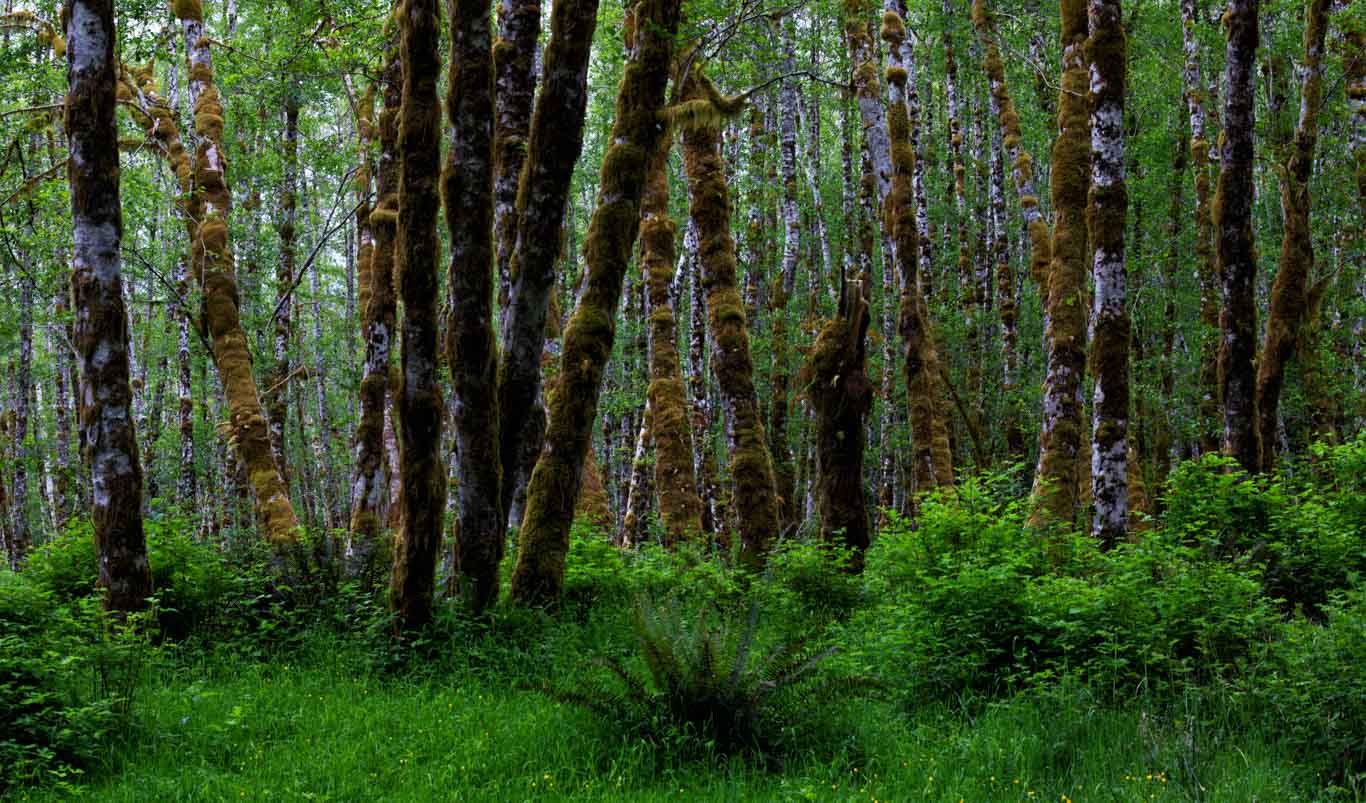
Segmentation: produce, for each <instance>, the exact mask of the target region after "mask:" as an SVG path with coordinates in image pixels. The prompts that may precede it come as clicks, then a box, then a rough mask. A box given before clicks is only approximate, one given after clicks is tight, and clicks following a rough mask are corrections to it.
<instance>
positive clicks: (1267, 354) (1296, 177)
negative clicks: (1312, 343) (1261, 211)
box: [1255, 0, 1329, 471]
mask: <svg viewBox="0 0 1366 803" xmlns="http://www.w3.org/2000/svg"><path fill="white" fill-rule="evenodd" d="M1328 13H1329V10H1328V0H1310V3H1309V8H1308V15H1307V17H1306V19H1305V28H1304V62H1303V64H1301V65H1300V69H1301V71H1302V72H1301V79H1300V113H1299V121H1298V123H1297V125H1296V127H1295V138H1294V140H1293V142H1292V143H1291V149H1290V156H1289V158H1288V159H1287V160H1286V163H1285V165H1284V166H1283V167H1282V169H1281V170H1280V171H1279V174H1280V181H1281V215H1282V217H1283V218H1284V221H1285V233H1284V235H1283V237H1282V239H1281V256H1280V263H1279V265H1278V266H1277V269H1276V279H1275V281H1274V283H1273V284H1272V286H1271V306H1270V310H1269V311H1268V314H1267V318H1266V332H1265V334H1264V335H1263V340H1262V354H1261V359H1260V360H1259V361H1258V363H1257V387H1256V403H1255V409H1256V411H1257V428H1258V432H1259V434H1258V441H1259V444H1260V449H1261V451H1260V458H1259V465H1260V467H1261V470H1262V471H1271V470H1272V469H1274V468H1275V467H1276V424H1277V421H1278V420H1279V416H1278V410H1279V406H1280V401H1281V388H1282V387H1283V385H1284V384H1285V368H1286V365H1287V364H1288V363H1289V362H1290V360H1291V358H1292V357H1293V356H1294V355H1295V351H1296V349H1297V347H1298V346H1299V344H1300V342H1301V340H1302V339H1303V338H1304V336H1305V329H1306V325H1307V324H1308V322H1309V316H1310V305H1309V273H1310V271H1311V270H1312V269H1313V267H1314V238H1313V232H1312V231H1311V230H1310V228H1309V210H1310V199H1309V179H1310V176H1311V175H1312V174H1313V171H1314V148H1315V146H1316V145H1317V143H1318V136H1319V122H1318V115H1319V106H1320V105H1321V104H1322V102H1323V43H1324V37H1325V35H1326V33H1327V31H1328Z"/></svg>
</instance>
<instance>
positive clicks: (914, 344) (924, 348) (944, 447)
mask: <svg viewBox="0 0 1366 803" xmlns="http://www.w3.org/2000/svg"><path fill="white" fill-rule="evenodd" d="M904 36H905V24H904V23H903V22H902V21H901V17H900V16H898V15H897V14H896V13H895V12H887V13H886V14H885V15H884V16H883V24H882V38H883V39H884V40H886V41H887V44H888V50H889V53H891V54H892V59H891V60H892V63H891V64H890V65H889V66H888V68H887V83H888V87H889V91H888V108H887V132H888V138H889V140H890V141H891V149H892V167H893V173H892V186H891V192H890V194H889V195H888V197H887V202H886V203H887V208H886V210H885V214H886V219H887V221H888V225H889V226H890V227H891V235H892V242H893V245H894V249H893V250H894V253H895V256H896V264H897V268H898V271H899V273H900V279H901V303H900V313H899V325H900V330H901V338H902V341H903V342H904V343H905V348H906V356H905V364H904V368H905V372H906V395H907V405H908V409H909V413H910V424H911V448H912V464H913V470H912V491H913V492H915V493H926V492H929V491H932V490H934V489H935V488H947V487H951V486H952V485H953V459H952V453H951V451H950V449H949V439H948V425H947V420H946V415H945V410H944V408H943V400H944V388H943V387H942V386H941V382H942V380H941V377H940V365H939V354H938V350H937V349H936V348H935V344H934V338H933V336H932V333H931V331H930V322H929V312H928V308H927V306H926V303H925V296H924V293H923V291H922V288H921V283H920V275H919V257H920V254H921V253H922V252H921V250H920V249H919V247H918V245H917V241H918V240H919V237H920V230H919V225H918V223H917V220H916V213H915V190H914V177H915V149H914V146H913V144H912V142H911V127H912V124H911V119H910V116H909V114H908V107H907V104H906V100H905V98H906V87H907V83H908V75H907V71H906V70H905V69H904V68H903V67H902V66H901V65H899V64H897V63H896V61H897V54H898V53H900V52H901V51H900V45H901V44H902V37H904Z"/></svg>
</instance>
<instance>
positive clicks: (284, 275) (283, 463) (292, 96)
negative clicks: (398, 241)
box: [266, 88, 306, 493]
mask: <svg viewBox="0 0 1366 803" xmlns="http://www.w3.org/2000/svg"><path fill="white" fill-rule="evenodd" d="M284 117H285V127H284V141H283V143H282V147H283V149H284V158H283V176H282V179H281V182H280V204H279V214H280V221H279V223H278V224H277V225H276V231H277V232H278V233H279V235H280V257H279V261H278V262H276V266H275V293H276V296H275V316H274V317H275V331H274V333H273V334H274V340H273V344H274V347H275V349H274V352H273V353H274V355H275V370H274V372H273V373H272V374H271V376H270V386H269V389H267V390H266V416H267V417H268V418H269V419H270V451H271V454H273V455H274V456H275V465H277V466H279V467H280V476H281V477H282V478H283V479H284V481H285V484H286V486H288V484H289V457H288V455H287V454H286V449H285V445H286V444H285V423H286V421H287V419H288V417H289V412H288V411H289V404H288V402H289V388H290V384H291V382H290V380H291V375H292V374H293V367H292V366H291V364H290V362H291V361H290V353H289V346H290V341H291V340H292V339H293V337H294V315H293V306H294V304H293V303H292V299H291V296H292V295H293V290H294V270H295V267H294V262H295V259H294V257H295V251H294V235H295V231H296V226H297V223H298V218H299V95H298V93H297V91H295V90H294V89H292V88H291V89H288V90H286V92H285V100H284ZM305 493H306V492H305Z"/></svg>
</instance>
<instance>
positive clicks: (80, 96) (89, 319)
mask: <svg viewBox="0 0 1366 803" xmlns="http://www.w3.org/2000/svg"><path fill="white" fill-rule="evenodd" d="M63 16H64V19H65V20H66V36H67V42H68V45H69V46H68V49H67V86H68V94H67V100H66V121H65V129H66V131H67V139H68V143H67V144H68V148H69V151H70V154H71V158H70V161H69V163H68V166H67V180H68V182H69V184H70V189H71V216H72V221H73V227H74V238H75V250H74V251H73V252H72V257H73V259H72V265H71V306H72V311H73V313H74V315H75V329H74V335H75V337H74V343H73V345H74V346H75V349H76V352H77V359H78V364H79V366H80V376H81V382H80V399H79V409H80V426H81V429H82V431H83V432H84V442H85V449H86V463H87V465H89V467H90V477H91V486H92V488H93V489H94V493H93V494H92V496H91V501H92V506H91V518H92V520H93V523H94V529H95V551H96V555H97V557H98V563H99V585H100V586H101V587H102V588H103V589H104V590H105V596H104V605H105V607H106V608H107V609H109V610H112V611H120V612H125V611H134V610H141V609H142V608H144V607H146V605H147V597H148V596H149V595H151V593H152V572H151V568H150V565H149V564H148V562H147V545H146V542H145V540H144V537H143V530H142V468H141V466H140V464H139V460H138V444H137V435H136V433H135V432H134V429H133V415H132V410H131V402H132V395H133V393H132V388H131V386H130V384H129V371H128V319H127V310H126V309H125V307H124V303H123V278H122V265H121V261H120V252H119V247H120V244H121V242H122V239H123V210H122V206H121V203H120V200H119V151H118V132H117V130H116V128H115V125H114V107H115V103H116V100H115V84H116V75H117V72H116V67H115V61H114V44H115V42H116V41H117V36H116V35H115V31H114V4H113V2H112V1H111V0H72V1H71V2H70V3H69V4H68V6H67V8H66V10H65V14H64V15H63ZM11 537H12V534H11ZM11 546H13V545H11Z"/></svg>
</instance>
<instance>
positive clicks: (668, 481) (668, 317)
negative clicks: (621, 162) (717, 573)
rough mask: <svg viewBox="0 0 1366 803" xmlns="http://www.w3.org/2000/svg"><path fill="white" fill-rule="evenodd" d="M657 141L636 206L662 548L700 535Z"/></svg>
mask: <svg viewBox="0 0 1366 803" xmlns="http://www.w3.org/2000/svg"><path fill="white" fill-rule="evenodd" d="M671 142H672V138H671V137H669V136H668V135H665V136H664V137H661V138H660V142H659V145H657V146H656V147H655V152H654V154H652V155H651V157H650V166H649V171H648V173H647V178H646V184H645V192H644V195H643V196H642V197H641V201H640V267H641V271H642V272H643V273H644V274H645V285H646V288H645V289H646V301H647V304H646V314H647V316H648V319H647V325H648V332H649V351H650V356H649V369H650V385H649V388H648V390H647V391H646V404H647V405H648V406H647V410H648V413H647V415H648V417H649V419H650V432H651V436H652V438H653V439H654V446H655V465H654V484H655V493H656V495H657V496H658V498H659V518H660V523H661V524H663V526H664V537H665V539H666V546H667V545H670V544H672V543H674V542H678V541H685V540H690V539H696V538H697V537H698V536H699V535H700V534H701V532H702V500H701V499H700V498H699V497H698V495H697V475H696V474H695V473H694V468H693V435H692V429H691V426H690V419H691V416H690V411H689V409H688V396H687V390H686V389H685V388H684V387H683V372H682V367H681V365H680V364H679V355H678V327H677V324H676V323H675V321H674V303H673V298H672V296H671V295H670V292H669V288H670V286H671V285H672V284H673V281H674V266H675V265H676V264H677V262H678V249H677V246H676V245H675V243H676V241H677V239H678V227H677V226H676V225H674V222H673V219H672V218H670V217H669V169H668V160H669V145H670V143H671Z"/></svg>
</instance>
